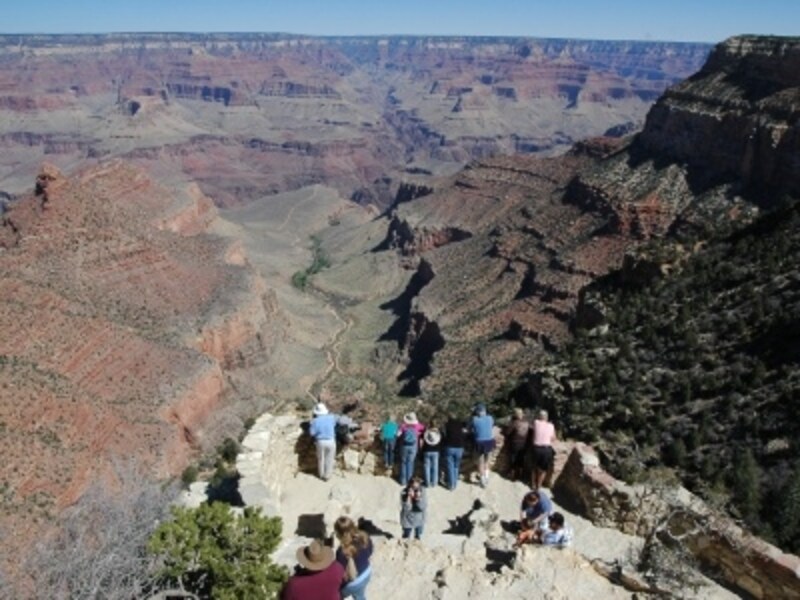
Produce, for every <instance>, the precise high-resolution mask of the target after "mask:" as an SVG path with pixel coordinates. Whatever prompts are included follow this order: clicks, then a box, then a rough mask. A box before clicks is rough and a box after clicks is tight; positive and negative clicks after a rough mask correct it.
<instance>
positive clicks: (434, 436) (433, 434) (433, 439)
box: [425, 429, 442, 446]
mask: <svg viewBox="0 0 800 600" xmlns="http://www.w3.org/2000/svg"><path fill="white" fill-rule="evenodd" d="M441 441H442V434H441V433H439V430H438V429H428V430H427V431H425V443H426V444H428V445H429V446H435V445H436V444H438V443H439V442H441Z"/></svg>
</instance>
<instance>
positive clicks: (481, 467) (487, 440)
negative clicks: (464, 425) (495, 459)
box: [471, 403, 495, 487]
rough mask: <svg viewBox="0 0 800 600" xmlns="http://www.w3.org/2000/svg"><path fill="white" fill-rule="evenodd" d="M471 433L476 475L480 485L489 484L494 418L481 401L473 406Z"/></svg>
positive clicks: (493, 444)
mask: <svg viewBox="0 0 800 600" xmlns="http://www.w3.org/2000/svg"><path fill="white" fill-rule="evenodd" d="M471 429H472V435H473V437H474V439H475V451H476V452H477V453H478V475H479V476H480V478H481V487H486V486H487V485H488V484H489V455H490V454H491V453H492V451H493V450H494V447H495V441H494V419H493V418H492V416H491V415H489V414H487V412H486V405H485V404H483V403H480V404H478V405H477V406H476V407H475V413H474V416H473V417H472V428H471Z"/></svg>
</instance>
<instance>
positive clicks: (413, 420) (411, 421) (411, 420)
mask: <svg viewBox="0 0 800 600" xmlns="http://www.w3.org/2000/svg"><path fill="white" fill-rule="evenodd" d="M403 423H405V424H406V425H416V424H417V423H419V421H417V413H415V412H410V413H406V414H405V415H403Z"/></svg>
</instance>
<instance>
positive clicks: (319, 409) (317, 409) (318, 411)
mask: <svg viewBox="0 0 800 600" xmlns="http://www.w3.org/2000/svg"><path fill="white" fill-rule="evenodd" d="M313 413H314V416H315V417H318V416H320V415H327V414H328V407H327V406H325V404H323V403H322V402H317V403H316V404H315V405H314V410H313Z"/></svg>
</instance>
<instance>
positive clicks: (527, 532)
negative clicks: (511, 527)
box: [517, 490, 553, 546]
mask: <svg viewBox="0 0 800 600" xmlns="http://www.w3.org/2000/svg"><path fill="white" fill-rule="evenodd" d="M552 512H553V503H552V502H551V501H550V498H549V497H548V496H547V494H545V493H544V492H543V491H541V490H531V491H530V492H528V493H527V494H525V496H524V497H523V498H522V506H521V507H520V514H519V521H520V532H519V534H517V546H519V545H521V544H524V543H526V542H539V541H541V539H542V534H543V533H544V532H545V531H546V530H547V528H548V519H549V517H550V513H552Z"/></svg>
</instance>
